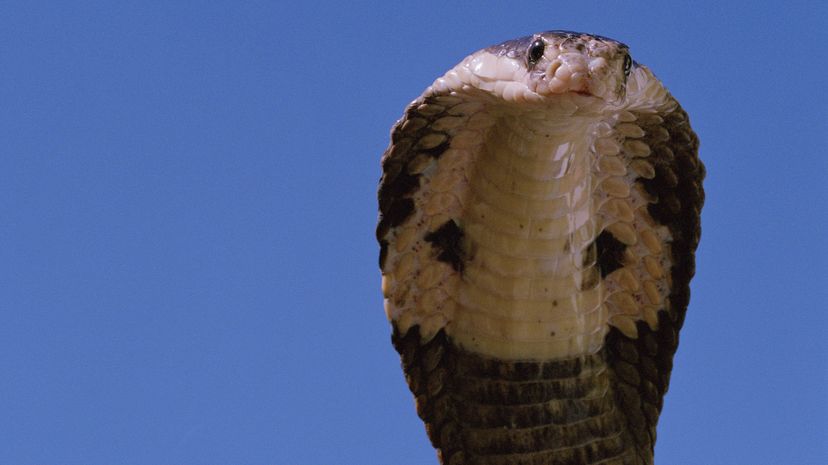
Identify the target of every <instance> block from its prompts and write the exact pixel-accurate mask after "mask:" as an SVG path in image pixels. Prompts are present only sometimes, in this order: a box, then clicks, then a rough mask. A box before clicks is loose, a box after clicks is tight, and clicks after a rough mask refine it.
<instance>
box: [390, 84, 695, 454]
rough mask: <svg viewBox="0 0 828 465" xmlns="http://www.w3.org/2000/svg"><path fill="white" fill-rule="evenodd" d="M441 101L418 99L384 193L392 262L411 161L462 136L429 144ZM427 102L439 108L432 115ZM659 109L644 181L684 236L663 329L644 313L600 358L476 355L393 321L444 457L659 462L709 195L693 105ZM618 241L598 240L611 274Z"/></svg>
mask: <svg viewBox="0 0 828 465" xmlns="http://www.w3.org/2000/svg"><path fill="white" fill-rule="evenodd" d="M441 103H442V102H441V100H440V96H439V95H435V96H426V97H423V98H421V99H419V100H418V101H415V102H414V103H412V104H411V105H410V106H409V107H408V109H407V110H406V113H405V115H404V117H403V119H401V120H400V121H399V122H398V123H397V125H396V126H395V128H394V130H393V132H392V136H391V139H392V145H391V146H390V147H389V149H388V151H387V152H386V154H385V155H384V157H383V178H382V180H381V184H380V189H379V206H380V221H379V225H378V227H377V238H378V240H379V242H380V247H381V252H380V266H381V267H383V266H384V262H385V259H386V256H387V248H388V246H389V245H388V242H387V240H386V236H387V233H388V231H389V230H390V229H391V228H394V227H397V226H399V225H400V224H403V223H404V222H405V221H406V220H407V219H408V218H409V217H410V216H411V215H412V214H413V213H414V208H415V205H414V202H413V201H412V200H411V195H412V193H413V192H416V190H417V189H418V188H419V186H420V179H419V175H412V174H410V172H409V171H411V170H409V169H408V167H409V165H410V164H411V163H413V161H414V160H415V158H416V157H417V156H418V155H421V154H424V153H425V154H426V155H428V156H430V157H434V158H435V159H436V158H439V157H440V156H441V155H442V154H443V153H444V152H445V151H446V149H447V148H448V147H449V144H450V140H451V134H450V133H448V132H444V134H445V135H446V141H445V142H444V143H442V144H439V145H438V146H436V147H431V148H428V149H425V150H423V149H418V148H417V144H418V141H419V140H421V139H423V137H425V136H426V135H429V134H433V133H435V132H439V131H435V130H434V129H433V128H432V127H431V124H432V122H434V121H436V120H438V119H440V118H441V117H444V116H447V115H448V114H449V113H448V112H449V111H450V110H451V106H450V105H441ZM424 104H426V106H428V107H429V110H428V112H421V111H420V108H424V107H423V105H424ZM435 108H438V109H439V108H444V110H443V111H437V112H435V111H434V109H435ZM659 116H660V118H653V117H652V116H651V115H650V114H644V113H642V114H636V117H637V120H636V121H637V122H638V124H639V125H640V126H641V128H642V129H643V130H644V131H645V133H646V135H645V136H644V137H643V138H642V139H641V140H642V141H643V142H645V143H646V144H647V145H648V146H649V147H650V148H651V151H652V154H651V155H650V156H649V158H648V160H649V161H650V162H651V164H652V165H653V167H654V168H655V176H654V177H653V178H652V179H645V178H644V177H641V178H639V179H637V180H636V182H638V183H641V184H642V185H643V186H644V187H645V189H646V191H647V193H648V194H650V196H651V198H650V203H649V206H648V208H647V210H648V212H649V214H650V216H651V217H652V220H654V221H655V222H656V223H657V224H661V225H664V226H666V227H667V228H669V231H670V234H671V237H672V240H671V242H670V243H669V251H670V252H669V253H670V258H671V264H672V266H671V269H670V270H669V274H670V283H671V287H670V292H669V305H668V306H667V307H666V308H662V309H661V310H660V311H659V312H658V325H657V327H656V328H655V329H652V328H651V327H650V325H648V324H647V323H646V322H644V321H642V320H639V321H638V322H637V324H636V329H637V336H636V337H629V336H627V335H625V334H624V333H623V332H622V331H619V330H618V329H617V328H615V327H610V329H609V332H608V333H607V334H606V337H605V339H604V346H603V348H602V349H601V350H600V351H598V352H597V353H594V354H592V355H582V356H578V357H573V358H569V359H555V360H503V359H499V358H494V357H487V356H484V355H480V354H476V353H472V352H469V351H466V350H464V349H463V348H461V347H459V346H458V345H457V344H455V343H454V342H453V341H452V339H451V337H450V336H448V335H447V334H446V333H445V331H442V330H441V331H439V332H438V333H437V334H436V335H435V336H434V337H431V338H429V339H428V340H423V339H422V338H421V335H420V328H419V327H418V326H416V325H415V326H412V327H411V328H409V329H408V330H407V332H405V333H404V334H401V333H400V331H399V328H398V327H397V325H396V324H393V325H392V326H393V335H392V342H393V345H394V347H395V349H396V350H397V351H398V352H399V353H400V355H401V359H402V366H403V370H404V372H405V376H406V380H407V382H408V385H409V387H410V389H411V391H412V393H413V394H414V396H415V399H416V405H417V413H418V415H419V416H420V418H421V419H422V420H423V421H424V422H425V425H426V431H427V433H428V436H429V438H430V440H431V442H432V444H433V445H434V447H435V448H436V449H437V450H438V456H439V459H440V462H441V463H442V464H446V465H460V464H467V465H471V464H475V465H501V464H502V465H506V464H509V465H518V464H525V465H552V464H560V465H582V464H584V465H585V464H597V463H601V464H605V465H609V464H635V465H638V464H652V463H653V449H654V445H655V439H656V424H657V422H658V416H659V413H660V411H661V408H662V405H663V398H664V395H665V393H666V391H667V388H668V385H669V380H670V372H671V369H672V359H673V355H674V353H675V351H676V348H677V345H678V333H679V330H680V329H681V326H682V324H683V321H684V317H685V313H686V309H687V305H688V303H689V294H690V290H689V282H690V279H691V278H692V276H693V274H694V271H695V263H694V255H693V254H694V251H695V249H696V246H697V244H698V241H699V237H700V210H701V208H702V204H703V202H704V192H703V189H702V185H701V183H702V180H703V178H704V167H703V165H702V164H701V162H700V161H699V159H698V155H697V153H698V139H697V137H696V135H695V134H694V133H693V131H692V129H691V128H690V125H689V122H688V118H687V115H686V113H685V112H684V111H683V110H682V108H681V107H680V106H678V105H676V106H675V108H674V109H673V110H672V111H670V112H666V113H664V114H660V115H659ZM412 122H413V123H412ZM444 226H445V229H443V228H441V229H442V231H441V230H436V231H433V232H432V238H431V241H430V242H432V243H434V244H439V245H440V247H441V248H442V253H443V255H444V258H445V259H444V261H446V262H448V263H451V264H452V266H453V267H454V269H455V270H458V271H461V272H462V264H463V255H462V254H463V252H462V250H461V247H460V245H459V243H460V239H461V238H462V231H459V230H455V228H453V226H452V225H444ZM605 237H606V236H605ZM427 240H428V238H427ZM613 241H614V238H612V236H609V238H606V239H604V240H599V241H596V245H595V247H596V249H597V250H596V254H595V255H596V258H597V261H598V265H599V269H600V270H601V275H602V276H601V278H603V277H604V276H605V275H606V274H609V273H610V272H611V271H613V270H614V269H616V268H618V267H619V266H621V265H623V263H622V262H623V260H624V259H623V253H622V252H623V247H621V248H620V251H619V248H618V247H617V241H615V242H613ZM613 247H615V249H614V248H613Z"/></svg>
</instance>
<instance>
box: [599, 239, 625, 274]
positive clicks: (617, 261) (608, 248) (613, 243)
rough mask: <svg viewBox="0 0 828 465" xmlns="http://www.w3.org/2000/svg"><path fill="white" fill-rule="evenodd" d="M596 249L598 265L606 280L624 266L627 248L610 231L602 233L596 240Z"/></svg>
mask: <svg viewBox="0 0 828 465" xmlns="http://www.w3.org/2000/svg"><path fill="white" fill-rule="evenodd" d="M595 248H596V249H597V253H598V257H597V264H598V268H599V269H600V270H601V277H602V278H606V277H607V275H608V274H610V273H612V272H613V271H615V270H617V269H618V268H621V267H622V266H624V264H623V259H624V251H625V250H626V249H627V246H626V245H625V244H624V243H623V242H621V241H619V240H618V239H616V238H615V236H613V235H612V234H611V233H610V232H609V231H606V230H604V231H601V234H599V235H598V238H597V239H595Z"/></svg>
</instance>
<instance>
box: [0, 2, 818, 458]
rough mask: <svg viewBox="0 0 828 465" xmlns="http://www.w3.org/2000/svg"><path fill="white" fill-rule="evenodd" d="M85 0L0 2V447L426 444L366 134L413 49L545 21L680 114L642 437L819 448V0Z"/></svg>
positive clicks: (65, 450) (283, 452)
mask: <svg viewBox="0 0 828 465" xmlns="http://www.w3.org/2000/svg"><path fill="white" fill-rule="evenodd" d="M70 3H73V4H74V5H71V6H70V5H69V4H70ZM115 3H116V2H103V1H101V2H88V1H82V2H51V3H42V2H2V3H0V464H10V465H28V464H32V465H35V464H37V465H51V464H55V465H75V464H77V465H132V464H135V465H145V464H150V465H152V464H203V465H225V464H226V465H230V464H248V465H255V464H262V465H265V464H267V465H270V464H275V465H279V464H285V465H289V464H298V465H333V464H336V465H340V464H342V465H348V464H355V465H356V464H359V465H388V464H393V465H425V464H435V463H436V459H435V458H434V453H433V451H432V449H431V448H430V446H429V445H428V443H427V441H426V437H425V434H424V432H423V427H422V424H421V423H420V421H419V419H417V417H416V415H415V412H414V406H413V400H412V398H411V395H410V394H409V392H408V390H407V388H406V386H405V384H404V380H403V376H402V372H401V370H400V369H399V360H398V357H397V355H396V353H395V352H394V351H393V349H392V348H391V344H390V342H389V327H388V324H387V322H386V321H385V317H384V315H383V311H382V301H381V296H380V292H379V271H378V268H377V252H378V248H377V245H376V243H375V242H374V238H373V229H374V223H375V220H376V198H375V191H376V182H377V179H378V178H379V174H380V170H379V157H380V155H381V153H382V151H383V149H384V148H385V146H386V145H387V143H388V132H389V128H390V126H391V124H392V123H393V122H394V121H395V120H396V119H397V118H398V117H399V116H400V114H401V112H402V110H403V108H404V106H405V105H406V103H407V102H408V101H410V100H412V99H413V98H415V97H416V96H418V95H419V94H420V92H421V91H422V90H423V89H424V88H425V87H426V86H427V85H429V84H430V83H431V81H432V80H433V79H434V78H435V77H437V76H439V75H440V74H442V73H443V72H444V71H446V70H447V69H448V68H450V67H451V66H453V65H454V64H455V63H456V62H458V61H459V60H460V59H462V58H463V57H464V56H465V55H466V54H468V53H470V52H472V51H474V50H477V49H479V48H482V47H485V46H487V45H491V44H493V43H497V42H500V41H502V40H505V39H510V38H514V37H519V36H523V35H526V34H530V33H533V32H537V31H542V30H547V29H572V30H579V31H585V32H593V33H598V34H601V35H606V36H609V37H613V38H616V39H619V40H621V41H623V42H626V43H627V44H629V45H630V47H631V49H632V53H633V57H634V58H635V59H636V60H638V61H640V62H642V63H644V64H647V65H649V66H650V67H651V68H652V69H653V70H655V72H656V73H657V74H658V75H659V76H660V77H661V78H662V80H663V81H664V82H665V83H666V85H667V86H668V87H669V88H670V89H671V90H672V92H673V93H674V94H675V95H676V96H677V98H678V99H679V100H680V101H681V102H682V104H683V106H684V107H685V109H686V110H687V111H688V112H689V114H690V115H691V119H692V123H693V125H694V127H695V129H696V131H697V132H698V134H699V136H700V138H701V141H702V146H701V156H702V158H703V160H704V162H705V163H706V165H707V168H708V177H707V182H706V189H707V199H708V200H707V205H706V207H705V210H704V215H703V237H702V242H701V247H700V249H699V253H698V275H697V278H696V280H695V281H694V283H693V297H692V302H691V307H690V311H689V314H688V317H687V322H686V325H685V329H684V331H683V332H682V335H681V345H680V348H679V353H678V356H677V359H676V368H675V370H674V372H673V382H672V384H671V388H670V391H669V393H668V395H667V399H666V407H665V410H664V413H663V415H662V418H661V423H660V425H659V440H658V445H657V448H656V449H657V455H656V457H657V459H658V461H659V463H660V464H672V465H684V464H687V465H699V464H705V465H719V464H722V465H731V464H751V465H761V464H766V465H778V464H782V463H790V464H796V465H825V464H826V463H828V342H826V334H828V239H826V237H827V236H828V208H826V205H828V189H826V187H825V186H826V178H828V161H826V160H828V150H826V147H827V146H828V98H826V93H828V91H826V76H828V60H826V53H825V48H826V47H828V34H826V32H824V30H825V28H826V27H828V10H826V7H825V6H824V3H823V2H817V1H814V2H786V3H785V4H784V6H783V4H782V3H779V4H775V3H765V2H732V3H730V2H721V1H716V2H686V3H685V4H683V5H676V6H665V5H664V4H663V3H662V2H648V3H627V2H595V3H590V2H580V1H578V2H576V1H558V2H549V1H544V2H524V3H516V4H514V5H511V6H503V5H501V4H500V3H496V2H491V3H490V5H491V6H481V5H478V4H477V3H467V4H461V3H458V2H446V1H440V2H405V3H404V4H402V3H401V4H397V5H392V4H390V3H384V2H374V3H373V4H371V3H361V4H360V3H358V4H354V5H350V4H349V3H348V2H330V3H311V2H308V3H306V4H304V5H303V6H295V5H294V6H287V5H285V3H287V2H229V1H227V2H218V1H213V2H118V3H120V4H121V5H120V6H115ZM297 3H298V2H297ZM486 4H487V5H489V3H487V2H486ZM495 5H498V6H495Z"/></svg>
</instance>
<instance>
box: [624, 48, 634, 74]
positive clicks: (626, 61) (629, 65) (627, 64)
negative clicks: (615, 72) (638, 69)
mask: <svg viewBox="0 0 828 465" xmlns="http://www.w3.org/2000/svg"><path fill="white" fill-rule="evenodd" d="M631 69H632V58H630V54H629V53H628V54H626V55H624V76H625V77H626V76H629V75H630V70H631Z"/></svg>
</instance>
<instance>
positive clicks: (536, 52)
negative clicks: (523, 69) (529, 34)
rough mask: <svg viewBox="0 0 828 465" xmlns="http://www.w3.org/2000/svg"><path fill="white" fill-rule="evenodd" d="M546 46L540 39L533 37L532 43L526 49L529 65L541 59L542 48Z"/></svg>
mask: <svg viewBox="0 0 828 465" xmlns="http://www.w3.org/2000/svg"><path fill="white" fill-rule="evenodd" d="M544 48H546V44H545V43H544V42H543V40H541V39H535V41H534V42H532V45H530V46H529V50H528V51H527V54H526V58H527V60H528V61H529V64H530V65H534V64H535V63H537V62H538V60H540V59H541V57H542V56H543V50H544Z"/></svg>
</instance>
